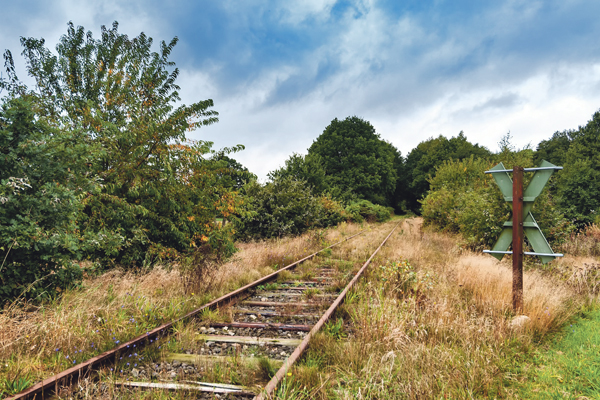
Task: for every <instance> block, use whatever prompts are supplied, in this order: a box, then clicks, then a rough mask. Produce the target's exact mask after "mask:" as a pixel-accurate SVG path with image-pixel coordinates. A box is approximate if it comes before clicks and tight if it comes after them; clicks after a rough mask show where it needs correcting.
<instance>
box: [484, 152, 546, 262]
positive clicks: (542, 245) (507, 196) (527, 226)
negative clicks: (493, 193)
mask: <svg viewBox="0 0 600 400" xmlns="http://www.w3.org/2000/svg"><path fill="white" fill-rule="evenodd" d="M540 167H542V168H543V167H556V166H555V165H554V164H551V163H549V162H548V161H546V160H544V161H542V163H541V164H540ZM503 169H506V168H505V167H504V164H502V163H500V164H498V165H496V166H495V167H493V168H491V169H490V171H494V170H503ZM553 173H554V170H552V169H548V170H541V171H535V173H534V174H533V177H532V178H531V182H529V185H528V186H527V188H526V189H525V191H524V192H523V216H524V218H523V229H524V232H525V236H526V237H527V239H528V241H529V243H530V244H531V247H533V250H534V252H536V253H545V254H552V253H554V252H553V251H552V249H551V248H550V245H549V244H548V241H547V240H546V238H545V237H544V234H543V233H542V231H541V230H540V228H539V226H538V224H537V222H536V220H535V218H533V215H532V214H531V208H532V207H533V202H534V201H535V199H536V198H537V197H538V196H539V195H540V194H541V193H542V190H544V187H545V186H546V184H547V183H548V180H549V179H550V177H551V176H552V174H553ZM492 176H493V177H494V180H495V181H496V183H497V184H498V187H499V188H500V192H502V196H503V197H504V200H505V201H508V202H510V203H511V207H512V179H511V178H510V175H509V174H508V172H498V173H493V174H492ZM511 244H512V218H511V220H509V221H507V222H505V223H504V228H503V229H502V232H501V233H500V237H499V238H498V241H497V242H496V244H495V245H494V248H493V249H492V250H494V251H507V250H508V248H509V247H510V245H511ZM491 255H492V256H494V257H496V258H497V259H498V260H501V259H502V257H503V256H504V255H503V254H491ZM555 258H556V257H552V256H543V257H540V259H541V260H542V263H544V264H546V263H548V262H550V261H552V260H553V259H555Z"/></svg>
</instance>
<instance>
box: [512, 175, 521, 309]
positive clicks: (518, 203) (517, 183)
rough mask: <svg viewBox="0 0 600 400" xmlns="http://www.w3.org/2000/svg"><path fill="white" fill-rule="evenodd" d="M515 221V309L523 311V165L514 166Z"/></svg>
mask: <svg viewBox="0 0 600 400" xmlns="http://www.w3.org/2000/svg"><path fill="white" fill-rule="evenodd" d="M512 204H513V223H512V228H513V229H512V264H513V289H512V302H513V310H514V311H515V312H516V313H522V312H523V167H514V168H513V196H512Z"/></svg>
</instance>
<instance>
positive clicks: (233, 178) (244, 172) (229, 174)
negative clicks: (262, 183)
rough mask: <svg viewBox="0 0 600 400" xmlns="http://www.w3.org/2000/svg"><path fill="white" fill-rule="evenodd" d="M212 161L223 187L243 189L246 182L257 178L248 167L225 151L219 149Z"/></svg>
mask: <svg viewBox="0 0 600 400" xmlns="http://www.w3.org/2000/svg"><path fill="white" fill-rule="evenodd" d="M226 150H229V149H226ZM210 162H212V164H213V168H214V172H215V173H216V174H217V175H218V178H219V179H220V180H221V182H220V184H221V185H222V186H223V187H228V188H232V189H234V190H241V189H242V188H243V187H244V185H245V184H247V183H249V182H251V181H255V180H256V179H257V177H256V175H254V174H253V173H252V172H250V171H249V170H248V168H246V167H244V166H243V165H242V164H240V163H239V162H238V161H236V160H235V159H233V158H231V157H229V156H227V155H226V154H225V153H224V152H223V151H219V152H217V153H216V154H215V155H214V156H213V157H211V159H210Z"/></svg>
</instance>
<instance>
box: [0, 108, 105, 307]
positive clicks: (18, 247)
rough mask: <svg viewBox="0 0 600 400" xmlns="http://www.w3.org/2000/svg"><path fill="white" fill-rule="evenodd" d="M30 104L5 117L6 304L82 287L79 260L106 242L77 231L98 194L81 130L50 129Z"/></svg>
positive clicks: (1, 159)
mask: <svg viewBox="0 0 600 400" xmlns="http://www.w3.org/2000/svg"><path fill="white" fill-rule="evenodd" d="M31 108H32V107H31V104H30V103H29V102H28V101H26V100H25V99H13V100H10V101H7V102H6V103H5V104H4V105H3V108H2V110H1V111H0V204H1V206H0V250H2V253H3V254H2V260H3V261H2V263H1V264H0V302H4V301H6V300H9V299H13V298H16V297H19V296H21V295H23V296H24V297H26V298H44V297H51V296H53V295H55V294H56V293H57V291H58V290H60V289H64V288H65V287H67V286H69V285H71V284H76V283H77V282H78V280H79V279H80V278H81V276H82V273H81V270H80V269H79V267H78V266H77V264H75V263H73V262H72V260H73V259H77V258H81V257H82V255H83V252H84V251H85V250H86V248H87V247H89V246H93V245H95V244H94V243H96V244H100V241H101V240H102V239H101V238H100V237H99V235H96V236H95V237H94V238H92V237H88V238H87V239H89V242H88V241H84V240H83V235H82V234H81V233H80V232H79V230H78V229H77V217H78V216H79V215H80V212H81V209H82V208H83V204H82V199H83V198H85V197H86V196H87V195H88V194H89V193H91V192H95V191H96V190H97V189H98V188H97V185H96V184H95V183H94V181H93V180H91V179H89V178H88V177H87V176H88V175H89V171H86V167H85V166H86V165H87V164H86V163H85V159H86V158H87V156H88V151H89V147H88V146H87V144H86V143H85V137H84V136H83V135H81V134H79V133H77V132H74V133H65V132H62V131H58V130H52V129H50V128H49V127H48V126H47V125H46V124H44V123H43V122H41V121H39V120H36V119H35V118H34V115H33V112H32V111H31Z"/></svg>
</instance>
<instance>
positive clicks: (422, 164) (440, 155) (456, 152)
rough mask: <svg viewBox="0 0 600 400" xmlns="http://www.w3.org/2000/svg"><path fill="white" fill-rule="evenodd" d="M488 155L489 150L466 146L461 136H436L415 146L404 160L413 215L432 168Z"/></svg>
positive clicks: (468, 143)
mask: <svg viewBox="0 0 600 400" xmlns="http://www.w3.org/2000/svg"><path fill="white" fill-rule="evenodd" d="M489 155H490V152H489V150H487V149H486V148H485V147H480V146H479V145H478V144H472V143H470V142H469V141H468V140H467V138H466V136H465V135H464V134H463V133H462V132H460V133H459V134H458V136H457V137H452V138H450V139H447V138H445V137H444V136H441V135H440V136H439V137H437V138H435V139H434V138H430V139H428V140H426V141H423V142H421V143H419V144H418V145H417V147H415V148H414V149H413V150H412V151H411V152H410V153H408V156H407V157H406V166H405V168H406V175H407V179H408V182H407V185H408V190H407V203H408V207H409V208H410V209H411V210H412V211H414V212H417V211H418V210H419V200H420V199H422V198H423V197H424V196H425V195H426V194H427V191H428V190H429V179H430V177H431V176H433V175H434V174H435V170H436V168H437V167H438V166H440V165H441V164H442V163H443V162H444V161H448V160H450V159H454V160H462V159H465V158H468V157H471V156H474V157H487V156H489Z"/></svg>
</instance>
